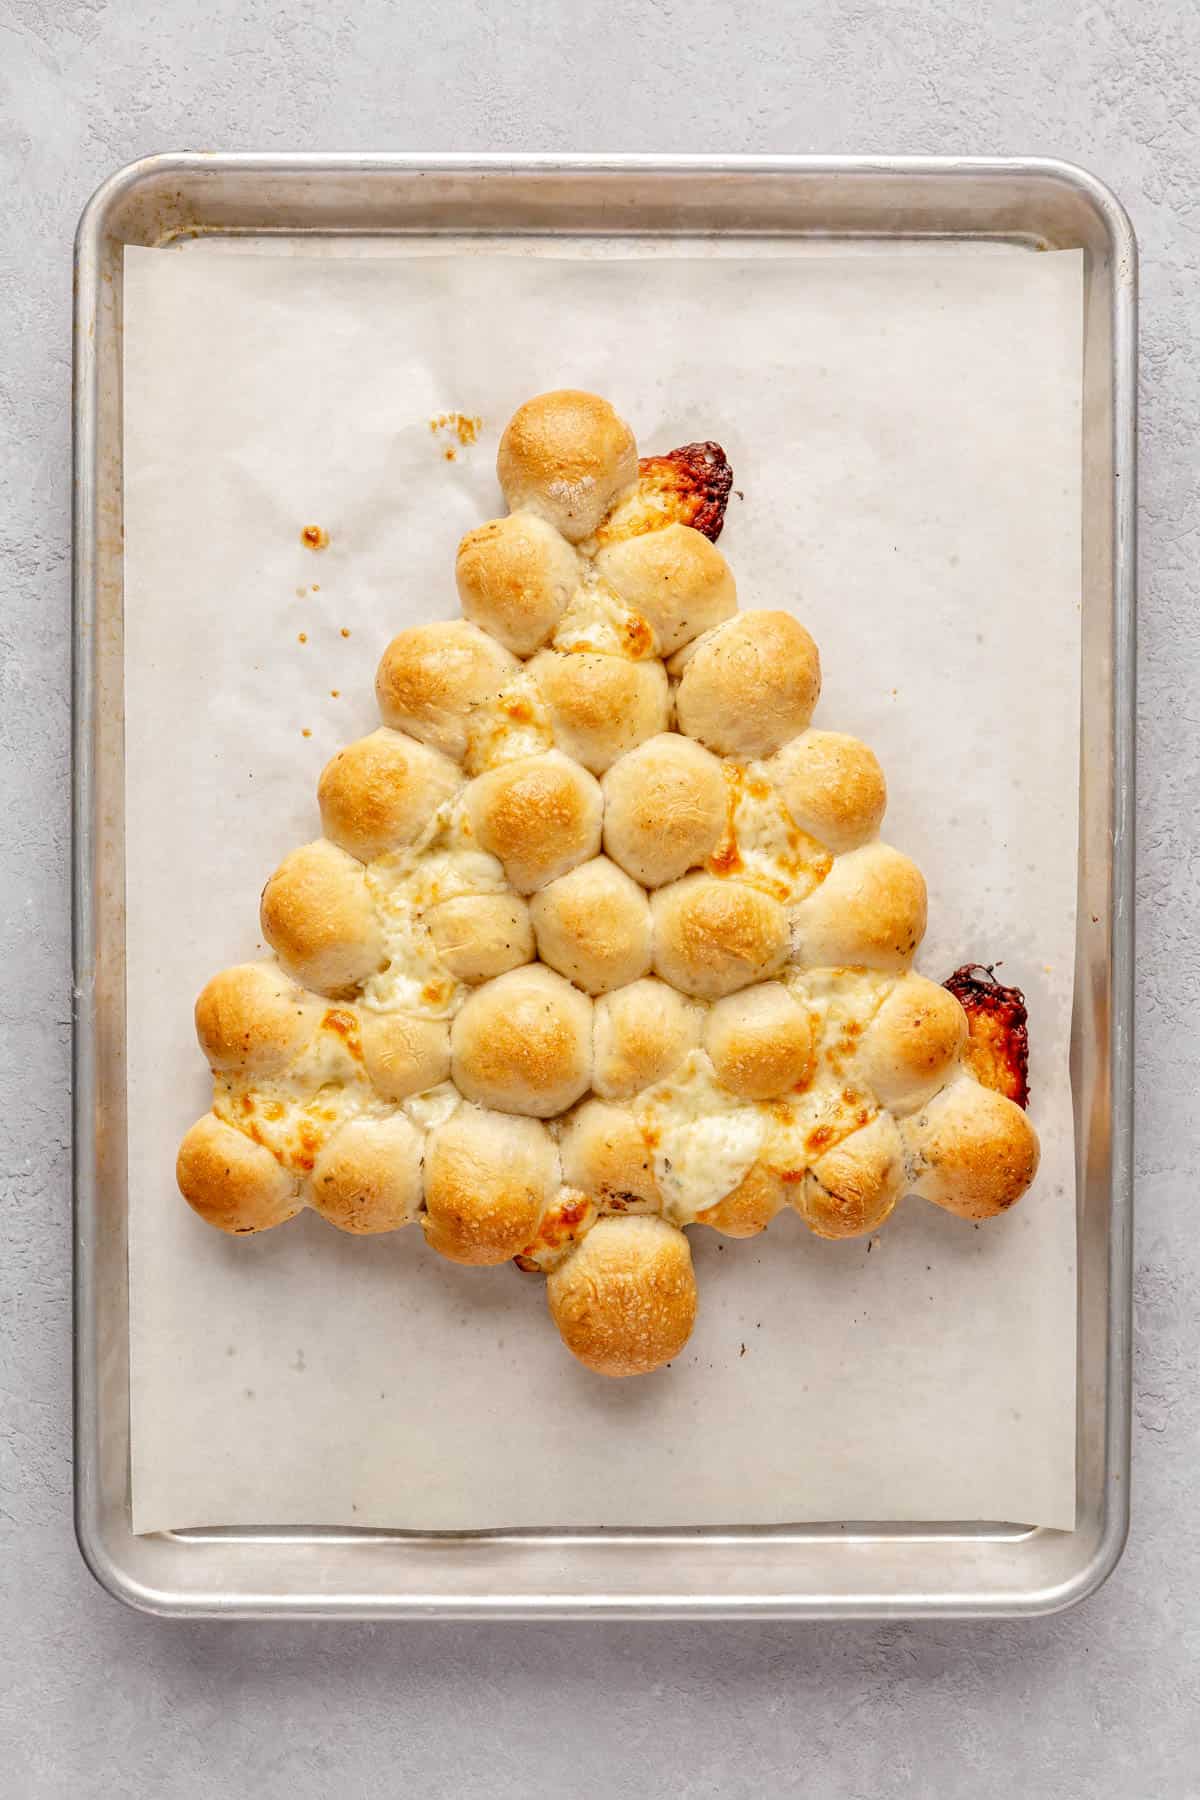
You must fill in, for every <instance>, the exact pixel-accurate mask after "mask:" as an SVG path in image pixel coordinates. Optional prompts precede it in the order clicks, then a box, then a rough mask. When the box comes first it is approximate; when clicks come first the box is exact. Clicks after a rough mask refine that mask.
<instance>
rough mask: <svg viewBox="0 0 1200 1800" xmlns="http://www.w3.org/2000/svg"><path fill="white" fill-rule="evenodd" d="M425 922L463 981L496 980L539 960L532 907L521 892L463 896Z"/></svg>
mask: <svg viewBox="0 0 1200 1800" xmlns="http://www.w3.org/2000/svg"><path fill="white" fill-rule="evenodd" d="M425 923H426V925H428V927H429V931H430V935H431V936H432V938H433V941H434V943H435V945H436V946H437V953H438V955H439V956H440V957H441V959H442V961H443V962H444V963H445V965H446V967H447V968H448V969H449V971H450V973H451V974H452V975H453V976H454V977H455V978H456V980H458V981H490V980H491V979H492V977H493V976H495V975H503V974H505V973H506V971H507V970H509V969H518V968H520V966H521V964H522V963H527V962H532V961H533V955H534V942H533V926H532V924H531V922H530V918H529V908H528V906H527V905H526V903H525V901H524V900H522V899H521V898H520V897H519V895H517V894H462V895H460V896H459V898H458V899H456V900H443V901H442V903H441V905H440V906H435V907H433V908H432V909H431V910H430V911H429V912H427V913H426V915H425Z"/></svg>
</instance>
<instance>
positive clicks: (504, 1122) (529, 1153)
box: [421, 1106, 559, 1264]
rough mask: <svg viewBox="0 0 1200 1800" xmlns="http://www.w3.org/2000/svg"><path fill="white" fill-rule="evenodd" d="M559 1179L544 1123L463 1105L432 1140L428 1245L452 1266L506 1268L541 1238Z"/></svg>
mask: <svg viewBox="0 0 1200 1800" xmlns="http://www.w3.org/2000/svg"><path fill="white" fill-rule="evenodd" d="M558 1180H559V1175H558V1156H557V1153H556V1151H555V1148H554V1144H553V1141H552V1139H551V1137H550V1134H549V1132H548V1131H547V1130H546V1128H545V1126H544V1125H539V1124H538V1123H537V1122H536V1120H533V1119H514V1118H510V1117H509V1116H507V1115H506V1114H504V1113H495V1112H485V1111H481V1110H480V1109H479V1108H477V1107H473V1106H462V1107H460V1108H459V1109H458V1111H457V1112H456V1113H455V1114H454V1116H453V1118H451V1119H450V1120H448V1121H447V1123H446V1124H445V1125H440V1126H439V1127H438V1128H437V1129H436V1130H435V1131H431V1132H430V1134H429V1137H428V1138H427V1140H426V1144H425V1208H426V1210H425V1216H424V1218H423V1219H422V1221H421V1223H422V1225H423V1227H424V1231H425V1237H426V1241H427V1242H428V1243H429V1245H430V1246H431V1248H432V1249H434V1250H436V1251H437V1252H438V1254H439V1255H440V1256H445V1257H447V1258H448V1259H449V1260H450V1261H451V1262H458V1263H473V1264H494V1263H502V1262H507V1261H508V1259H509V1258H510V1257H512V1256H516V1255H518V1253H519V1252H520V1251H521V1249H522V1247H523V1246H524V1245H525V1244H527V1243H529V1242H530V1240H531V1239H532V1238H533V1237H534V1235H535V1233H536V1231H537V1228H538V1220H539V1218H540V1216H541V1213H542V1209H543V1207H544V1206H545V1205H546V1204H547V1202H548V1201H549V1199H550V1197H551V1195H552V1194H553V1193H554V1192H555V1190H556V1189H557V1187H558Z"/></svg>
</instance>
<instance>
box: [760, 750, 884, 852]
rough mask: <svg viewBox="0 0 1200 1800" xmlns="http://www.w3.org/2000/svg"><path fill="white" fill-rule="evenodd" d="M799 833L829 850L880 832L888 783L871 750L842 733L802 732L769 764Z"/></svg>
mask: <svg viewBox="0 0 1200 1800" xmlns="http://www.w3.org/2000/svg"><path fill="white" fill-rule="evenodd" d="M767 774H768V775H769V777H770V779H771V781H772V782H773V783H774V785H775V787H776V788H778V790H779V792H780V793H781V794H782V796H783V802H784V805H785V806H786V807H787V809H788V811H789V812H790V813H791V815H792V817H793V819H795V821H796V823H797V825H799V827H800V829H801V830H802V831H807V832H808V833H809V835H810V836H811V837H815V838H816V839H817V840H818V841H819V842H820V843H822V844H824V845H825V846H826V847H827V848H828V849H830V850H834V851H838V850H853V849H855V848H856V846H857V845H859V844H863V843H866V841H867V840H868V838H873V837H874V836H875V834H876V832H877V831H878V830H879V827H880V824H881V823H882V820H883V815H884V811H885V809H886V807H887V783H886V782H885V780H884V778H883V770H882V769H881V768H880V766H879V763H878V760H877V759H876V756H875V752H874V751H873V750H868V748H867V746H866V745H865V744H864V743H860V741H859V739H858V738H854V737H847V736H846V735H845V734H844V733H843V732H840V731H802V732H801V733H800V736H799V737H796V738H793V739H792V741H791V743H790V744H785V745H784V746H783V749H782V750H779V751H777V752H776V754H775V755H774V756H773V757H772V758H771V760H770V762H769V763H768V764H767Z"/></svg>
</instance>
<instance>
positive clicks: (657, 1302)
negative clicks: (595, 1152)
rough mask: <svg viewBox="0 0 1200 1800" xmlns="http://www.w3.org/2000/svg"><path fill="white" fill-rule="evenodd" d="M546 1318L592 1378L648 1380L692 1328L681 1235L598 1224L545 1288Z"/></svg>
mask: <svg viewBox="0 0 1200 1800" xmlns="http://www.w3.org/2000/svg"><path fill="white" fill-rule="evenodd" d="M546 1299H547V1302H548V1304H549V1307H550V1316H551V1318H552V1319H553V1320H554V1323H555V1324H556V1325H557V1326H558V1329H559V1332H560V1333H561V1335H562V1340H563V1342H564V1344H565V1345H566V1346H567V1349H568V1350H569V1351H570V1352H571V1354H572V1355H573V1356H576V1357H578V1359H579V1361H580V1362H581V1363H583V1364H584V1365H585V1366H586V1367H587V1368H589V1369H592V1370H594V1371H595V1373H596V1374H597V1375H610V1376H625V1375H648V1374H649V1373H650V1372H651V1371H652V1370H654V1369H660V1368H662V1366H663V1364H664V1363H668V1362H670V1361H671V1358H672V1357H674V1356H678V1354H679V1352H680V1351H681V1350H682V1349H683V1347H684V1345H685V1344H686V1343H687V1341H688V1338H689V1337H690V1336H691V1334H692V1326H693V1325H694V1324H695V1320H696V1278H695V1275H694V1274H693V1272H692V1253H691V1249H690V1248H689V1245H688V1241H687V1238H686V1237H685V1236H684V1234H683V1232H682V1231H679V1230H677V1229H676V1227H675V1226H673V1225H668V1224H667V1223H666V1222H665V1220H663V1219H657V1218H650V1217H641V1216H635V1217H632V1218H606V1219H601V1220H599V1221H598V1223H597V1224H596V1225H595V1227H594V1228H593V1230H591V1231H590V1232H589V1233H588V1235H587V1237H585V1238H584V1240H583V1242H582V1243H581V1244H580V1245H579V1247H578V1249H576V1250H575V1251H574V1252H573V1253H572V1255H570V1256H569V1257H568V1258H567V1259H566V1261H565V1262H564V1263H562V1264H560V1266H559V1267H558V1268H557V1269H555V1270H553V1271H552V1273H551V1274H550V1276H549V1277H548V1279H547V1282H546Z"/></svg>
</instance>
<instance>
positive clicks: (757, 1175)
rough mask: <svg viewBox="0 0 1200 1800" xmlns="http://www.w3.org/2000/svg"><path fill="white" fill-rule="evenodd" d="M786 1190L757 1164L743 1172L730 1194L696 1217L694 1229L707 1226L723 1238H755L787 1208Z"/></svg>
mask: <svg viewBox="0 0 1200 1800" xmlns="http://www.w3.org/2000/svg"><path fill="white" fill-rule="evenodd" d="M787 1197H788V1190H787V1188H786V1187H785V1185H784V1182H783V1179H782V1177H781V1176H779V1175H778V1174H776V1172H775V1170H774V1169H770V1168H768V1167H767V1165H766V1163H762V1162H756V1163H754V1164H752V1165H751V1167H750V1168H749V1169H748V1170H747V1171H746V1174H745V1175H744V1176H743V1177H742V1179H741V1181H739V1183H738V1185H737V1186H736V1187H735V1188H734V1190H733V1192H732V1193H731V1194H726V1196H725V1198H724V1199H723V1200H719V1201H718V1202H717V1204H716V1205H715V1206H709V1207H707V1208H706V1209H705V1210H704V1212H702V1213H697V1214H696V1223H697V1225H710V1226H711V1227H712V1229H713V1230H714V1231H719V1232H720V1233H721V1236H722V1237H730V1238H748V1237H757V1236H758V1234H759V1232H760V1231H765V1230H766V1228H767V1226H768V1225H769V1224H770V1223H771V1220H772V1219H773V1218H774V1217H775V1215H776V1213H780V1212H782V1211H783V1209H784V1207H785V1206H786V1205H787Z"/></svg>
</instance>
